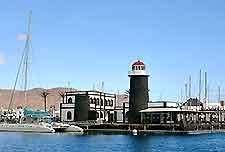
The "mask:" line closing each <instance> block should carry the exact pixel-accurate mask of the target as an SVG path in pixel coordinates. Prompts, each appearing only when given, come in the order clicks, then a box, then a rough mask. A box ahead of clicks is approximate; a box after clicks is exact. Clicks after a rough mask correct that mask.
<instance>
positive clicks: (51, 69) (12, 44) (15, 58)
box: [0, 0, 225, 101]
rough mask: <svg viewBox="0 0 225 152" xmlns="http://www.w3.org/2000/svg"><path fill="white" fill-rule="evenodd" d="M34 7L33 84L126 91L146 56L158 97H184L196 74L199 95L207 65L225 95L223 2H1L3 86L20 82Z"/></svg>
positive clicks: (213, 92)
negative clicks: (133, 66) (18, 76)
mask: <svg viewBox="0 0 225 152" xmlns="http://www.w3.org/2000/svg"><path fill="white" fill-rule="evenodd" d="M30 10H32V49H31V52H30V68H29V88H36V87H45V88H51V87H64V86H68V85H70V86H71V87H74V88H78V89H81V90H90V89H92V88H93V87H95V89H100V88H101V82H104V90H105V91H108V92H112V93H117V92H119V93H124V92H125V91H126V90H128V89H129V77H128V76H127V75H128V71H129V70H131V67H130V66H131V64H132V63H133V62H134V61H136V60H142V61H143V62H144V63H145V64H146V66H147V69H148V71H149V73H150V77H149V89H150V92H149V93H150V99H151V100H159V99H163V100H174V101H177V100H179V99H180V98H181V94H183V95H184V85H185V83H186V82H187V81H188V77H189V75H191V76H192V92H193V96H197V95H198V81H199V70H200V69H202V71H203V72H205V71H207V72H208V81H209V94H210V98H211V99H212V100H216V99H217V94H218V93H217V87H218V86H221V88H222V89H221V90H222V93H221V98H224V96H225V94H224V91H225V83H224V78H225V64H224V61H225V60H224V57H225V1H224V0H198V1H196V0H182V1H181V0H123V1H121V0H111V1H110V0H108V1H106V0H94V1H93V0H67V1H65V0H38V1H36V0H29V1H28V0H1V1H0V19H1V24H0V71H1V72H0V73H1V79H0V88H12V86H13V84H14V81H15V77H16V72H17V70H18V66H19V60H20V58H21V55H22V52H23V49H24V45H25V42H24V41H21V40H18V38H17V37H18V35H21V34H23V33H26V31H27V24H28V13H29V11H30ZM17 88H18V89H19V88H22V83H21V84H19V85H18V86H17ZM202 88H204V86H203V85H202ZM181 90H183V91H181ZM181 92H183V93H181Z"/></svg>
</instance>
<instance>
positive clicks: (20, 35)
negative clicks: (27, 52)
mask: <svg viewBox="0 0 225 152" xmlns="http://www.w3.org/2000/svg"><path fill="white" fill-rule="evenodd" d="M16 39H17V40H18V41H26V40H27V34H24V33H23V34H18V35H17V37H16Z"/></svg>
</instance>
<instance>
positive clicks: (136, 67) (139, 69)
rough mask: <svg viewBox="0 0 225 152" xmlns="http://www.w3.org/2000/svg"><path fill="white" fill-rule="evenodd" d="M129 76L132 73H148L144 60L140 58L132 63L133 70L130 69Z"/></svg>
mask: <svg viewBox="0 0 225 152" xmlns="http://www.w3.org/2000/svg"><path fill="white" fill-rule="evenodd" d="M128 75H129V76H132V75H146V76H147V75H148V74H147V71H146V67H145V64H144V62H142V61H140V60H138V61H136V62H134V63H133V64H132V70H131V71H129V74H128Z"/></svg>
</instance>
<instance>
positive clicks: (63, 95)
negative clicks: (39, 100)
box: [58, 90, 65, 101]
mask: <svg viewBox="0 0 225 152" xmlns="http://www.w3.org/2000/svg"><path fill="white" fill-rule="evenodd" d="M58 93H59V96H60V97H61V98H62V101H64V99H65V91H61V90H59V91H58Z"/></svg>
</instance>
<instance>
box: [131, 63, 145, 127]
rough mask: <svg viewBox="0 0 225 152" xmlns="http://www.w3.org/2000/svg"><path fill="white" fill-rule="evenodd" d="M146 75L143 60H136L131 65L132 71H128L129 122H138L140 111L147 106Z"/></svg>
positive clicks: (139, 120)
mask: <svg viewBox="0 0 225 152" xmlns="http://www.w3.org/2000/svg"><path fill="white" fill-rule="evenodd" d="M148 76H149V75H148V74H147V72H146V69H145V64H144V63H143V62H141V61H137V62H135V63H134V64H133V65H132V71H130V72H129V77H130V90H129V112H128V122H129V123H132V124H135V123H140V122H141V114H140V111H141V110H144V109H147V108H148V101H149V94H148V91H149V90H148Z"/></svg>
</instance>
